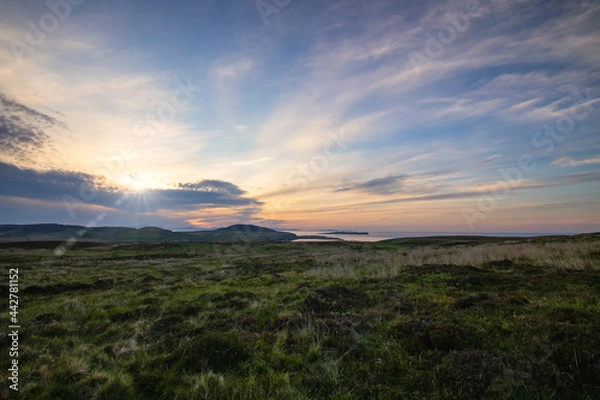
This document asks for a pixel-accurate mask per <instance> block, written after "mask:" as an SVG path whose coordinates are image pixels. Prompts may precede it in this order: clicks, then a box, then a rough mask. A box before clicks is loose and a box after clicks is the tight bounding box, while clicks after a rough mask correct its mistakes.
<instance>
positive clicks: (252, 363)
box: [0, 235, 600, 400]
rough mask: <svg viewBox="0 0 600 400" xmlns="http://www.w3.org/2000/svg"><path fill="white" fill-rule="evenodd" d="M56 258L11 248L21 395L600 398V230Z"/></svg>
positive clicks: (5, 249) (177, 246)
mask: <svg viewBox="0 0 600 400" xmlns="http://www.w3.org/2000/svg"><path fill="white" fill-rule="evenodd" d="M55 247H56V244H55V243H54V244H51V243H38V244H36V243H23V244H4V245H0V266H1V268H2V271H3V276H5V277H6V276H7V274H8V269H9V268H14V267H18V268H19V272H20V274H19V280H20V292H19V298H20V306H21V308H20V314H19V322H20V323H21V326H22V329H21V335H20V353H19V354H20V356H19V363H20V366H21V369H20V391H19V396H20V397H21V398H27V399H53V400H54V399H87V398H89V399H140V400H141V399H374V398H377V399H469V398H473V399H480V398H487V399H549V398H553V399H597V398H600V380H599V379H598V377H599V376H600V334H599V332H600V257H599V254H600V237H598V236H597V235H582V236H578V237H572V238H564V237H559V238H546V239H529V240H524V239H514V238H512V239H509V238H505V239H493V240H492V239H489V240H488V239H481V238H469V237H463V238H427V239H410V240H408V239H407V240H396V241H388V242H380V243H270V244H269V243H252V244H241V245H239V244H238V245H235V244H234V245H227V244H210V243H161V244H151V245H149V244H92V243H82V244H77V245H75V246H74V247H73V248H72V249H70V250H69V251H68V252H67V253H66V254H65V255H64V256H62V257H55V256H53V249H54V248H55ZM5 279H7V278H5ZM1 290H2V296H3V297H5V298H6V297H7V287H6V286H2V287H1ZM0 326H2V327H6V326H8V308H7V307H6V308H5V312H3V313H2V314H1V315H0ZM8 347H9V342H8V337H6V335H5V334H3V335H2V337H1V338H0V348H1V349H2V351H3V352H4V351H5V350H6V349H8ZM7 362H8V360H6V358H5V357H3V358H2V365H1V368H3V370H4V371H6V368H8V363H7ZM7 386H8V385H7V384H3V385H2V387H0V398H10V396H13V397H14V398H18V397H19V396H14V393H12V392H10V391H9V390H8V387H7Z"/></svg>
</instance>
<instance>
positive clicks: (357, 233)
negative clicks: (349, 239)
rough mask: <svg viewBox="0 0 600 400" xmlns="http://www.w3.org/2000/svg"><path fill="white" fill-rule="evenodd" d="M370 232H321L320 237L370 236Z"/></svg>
mask: <svg viewBox="0 0 600 400" xmlns="http://www.w3.org/2000/svg"><path fill="white" fill-rule="evenodd" d="M368 234H369V232H354V231H330V232H321V233H319V235H368Z"/></svg>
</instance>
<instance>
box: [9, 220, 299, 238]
mask: <svg viewBox="0 0 600 400" xmlns="http://www.w3.org/2000/svg"><path fill="white" fill-rule="evenodd" d="M69 238H77V239H78V240H81V241H87V242H258V241H267V242H273V241H277V242H282V241H290V240H294V239H296V238H297V236H296V235H295V234H293V233H288V232H278V231H275V230H273V229H269V228H263V227H260V226H255V225H239V224H238V225H232V226H229V227H227V228H219V229H215V230H211V231H197V232H185V233H183V232H173V231H170V230H167V229H161V228H157V227H145V228H140V229H136V228H123V227H93V228H86V227H84V226H77V225H61V224H33V225H0V242H29V241H65V240H68V239H69Z"/></svg>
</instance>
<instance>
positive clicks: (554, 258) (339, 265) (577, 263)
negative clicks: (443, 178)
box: [307, 242, 600, 280]
mask: <svg viewBox="0 0 600 400" xmlns="http://www.w3.org/2000/svg"><path fill="white" fill-rule="evenodd" d="M503 260H510V261H511V262H513V263H515V264H521V265H532V266H540V267H543V266H547V267H552V268H561V269H576V270H581V269H595V270H600V242H581V243H556V242H555V243H544V244H534V243H515V244H483V245H478V246H455V247H441V248H434V247H424V248H416V249H400V250H394V251H371V252H364V253H355V252H350V251H346V252H337V253H332V254H329V255H327V256H323V257H322V258H321V259H320V260H319V263H318V264H317V265H316V266H315V267H314V268H312V269H310V270H309V271H307V275H309V276H318V277H321V278H327V279H342V280H343V279H356V278H363V277H365V278H390V277H394V276H397V275H398V274H399V273H400V272H401V271H402V270H403V268H404V267H406V266H421V265H425V264H434V265H440V264H447V265H449V264H450V265H470V266H475V267H481V266H485V265H486V264H487V263H490V262H493V261H503Z"/></svg>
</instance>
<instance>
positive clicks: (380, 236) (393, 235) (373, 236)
mask: <svg viewBox="0 0 600 400" xmlns="http://www.w3.org/2000/svg"><path fill="white" fill-rule="evenodd" d="M293 233H295V234H296V235H298V236H307V235H318V236H327V237H329V238H334V239H342V240H345V241H355V242H376V241H379V240H386V239H397V238H411V237H428V236H502V237H535V236H554V235H572V234H571V233H547V232H546V233H540V232H536V233H533V232H530V233H522V232H519V233H515V232H509V233H507V232H369V234H368V235H353V234H348V235H336V234H335V233H326V232H325V231H303V230H298V231H296V230H295V231H293ZM323 241H325V240H319V239H298V240H295V242H323Z"/></svg>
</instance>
